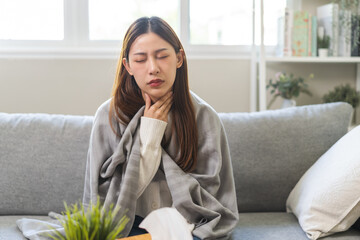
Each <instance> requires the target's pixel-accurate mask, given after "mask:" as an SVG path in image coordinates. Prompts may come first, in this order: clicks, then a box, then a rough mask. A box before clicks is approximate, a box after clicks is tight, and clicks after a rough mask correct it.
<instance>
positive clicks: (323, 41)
mask: <svg viewBox="0 0 360 240" xmlns="http://www.w3.org/2000/svg"><path fill="white" fill-rule="evenodd" d="M329 46H330V37H329V36H328V35H325V30H324V27H319V28H318V36H317V47H318V56H319V57H327V56H328V52H329Z"/></svg>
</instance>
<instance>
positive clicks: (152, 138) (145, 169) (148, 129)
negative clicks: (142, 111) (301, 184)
mask: <svg viewBox="0 0 360 240" xmlns="http://www.w3.org/2000/svg"><path fill="white" fill-rule="evenodd" d="M166 126H167V122H164V121H161V120H158V119H154V118H148V117H141V123H140V174H139V186H140V189H139V192H138V197H139V196H141V194H142V193H143V192H144V190H145V189H146V187H147V186H148V185H149V183H150V182H151V180H152V179H153V177H154V176H155V173H156V171H157V170H158V168H159V165H160V159H161V140H162V138H163V136H164V132H165V129H166Z"/></svg>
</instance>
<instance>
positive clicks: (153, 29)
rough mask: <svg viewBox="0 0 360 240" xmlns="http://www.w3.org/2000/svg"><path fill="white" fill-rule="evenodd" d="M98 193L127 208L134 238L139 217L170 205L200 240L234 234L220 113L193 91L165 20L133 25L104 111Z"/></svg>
mask: <svg viewBox="0 0 360 240" xmlns="http://www.w3.org/2000/svg"><path fill="white" fill-rule="evenodd" d="M97 196H100V201H102V203H104V205H105V206H109V205H110V204H115V205H117V206H120V207H121V209H122V210H126V215H127V216H128V217H129V218H130V223H131V224H128V226H127V227H126V229H125V230H124V233H125V234H126V235H134V234H138V233H141V230H140V229H139V228H138V224H139V222H141V220H142V219H143V218H146V216H148V214H149V213H150V212H152V211H154V210H157V209H162V208H166V207H170V208H173V209H175V210H176V213H178V215H176V216H177V217H178V218H183V220H185V221H186V222H187V223H189V224H193V225H190V226H192V227H191V228H190V229H189V231H190V232H191V234H192V235H193V236H194V239H215V238H225V239H226V238H228V237H229V233H230V232H231V231H232V230H233V228H234V227H235V226H236V224H237V221H238V211H237V202H236V194H235V187H234V179H233V173H232V166H231V161H230V154H229V148H228V144H227V139H226V135H225V131H224V128H223V126H222V124H221V122H220V120H219V117H218V116H217V113H216V112H215V111H214V110H213V109H212V108H211V107H210V106H209V105H208V104H207V103H205V102H204V101H203V100H202V99H200V98H199V97H197V96H196V95H195V94H194V93H192V92H190V91H189V86H188V73H187V62H186V56H185V52H184V49H183V47H182V45H181V43H180V41H179V39H178V37H177V36H176V34H175V32H174V31H173V30H172V28H171V27H170V26H169V25H168V24H167V23H166V22H165V21H163V20H162V19H160V18H158V17H151V18H140V19H138V20H136V21H135V22H134V23H133V24H132V25H131V26H130V27H129V29H128V31H127V32H126V35H125V37H124V41H123V47H122V51H121V56H120V59H119V63H118V69H117V73H116V78H115V82H114V86H113V91H112V98H111V99H109V100H108V101H106V102H105V103H103V104H102V105H101V106H100V107H99V109H98V111H97V112H96V115H95V119H94V125H93V129H92V133H91V139H90V147H89V152H88V161H87V169H86V179H85V190H84V199H83V202H84V204H85V205H86V204H89V203H90V202H96V201H97ZM176 227H177V226H173V225H171V224H168V225H167V226H166V228H167V230H168V231H171V228H174V229H175V228H176ZM184 234H185V233H184Z"/></svg>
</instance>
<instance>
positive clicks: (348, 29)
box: [332, 0, 360, 57]
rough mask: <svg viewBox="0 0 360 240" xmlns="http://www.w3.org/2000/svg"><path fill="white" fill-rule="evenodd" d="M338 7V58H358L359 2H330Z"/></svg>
mask: <svg viewBox="0 0 360 240" xmlns="http://www.w3.org/2000/svg"><path fill="white" fill-rule="evenodd" d="M332 3H334V4H338V6H339V26H341V27H340V29H339V30H340V32H339V56H345V57H350V56H359V50H360V49H359V44H360V24H359V20H360V14H359V4H360V1H359V0H332Z"/></svg>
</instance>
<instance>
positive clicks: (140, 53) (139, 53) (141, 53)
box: [134, 48, 168, 55]
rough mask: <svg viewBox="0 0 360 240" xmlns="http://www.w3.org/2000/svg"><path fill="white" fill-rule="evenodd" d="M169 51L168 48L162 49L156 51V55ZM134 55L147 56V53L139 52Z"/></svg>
mask: <svg viewBox="0 0 360 240" xmlns="http://www.w3.org/2000/svg"><path fill="white" fill-rule="evenodd" d="M166 50H168V49H167V48H160V49H158V50H156V51H155V54H157V53H159V52H162V51H166ZM134 55H146V53H144V52H137V53H134Z"/></svg>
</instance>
